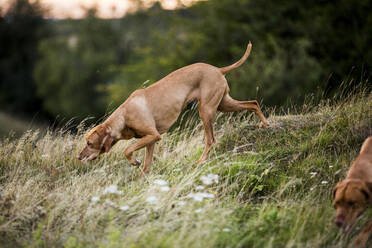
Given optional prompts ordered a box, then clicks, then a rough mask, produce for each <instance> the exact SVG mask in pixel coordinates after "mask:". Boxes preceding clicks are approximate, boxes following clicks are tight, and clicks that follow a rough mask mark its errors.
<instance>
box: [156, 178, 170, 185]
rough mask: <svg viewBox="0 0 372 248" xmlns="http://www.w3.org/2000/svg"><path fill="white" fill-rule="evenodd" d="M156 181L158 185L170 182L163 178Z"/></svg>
mask: <svg viewBox="0 0 372 248" xmlns="http://www.w3.org/2000/svg"><path fill="white" fill-rule="evenodd" d="M154 183H155V184H157V185H160V186H165V185H168V182H167V181H165V180H163V179H156V180H155V181H154Z"/></svg>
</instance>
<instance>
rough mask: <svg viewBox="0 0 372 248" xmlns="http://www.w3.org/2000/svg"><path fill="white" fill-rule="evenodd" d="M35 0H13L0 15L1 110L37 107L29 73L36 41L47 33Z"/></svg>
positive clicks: (35, 58) (38, 108)
mask: <svg viewBox="0 0 372 248" xmlns="http://www.w3.org/2000/svg"><path fill="white" fill-rule="evenodd" d="M44 13H45V10H44V9H43V8H42V6H41V5H40V3H39V1H32V2H31V1H28V0H14V1H12V2H11V3H10V7H9V9H8V10H7V11H5V13H2V15H1V16H0V106H1V108H2V110H4V109H5V110H8V111H17V112H18V113H19V112H22V113H34V112H37V111H39V110H40V106H41V101H40V99H39V98H38V97H37V96H36V87H35V84H34V80H33V77H32V71H33V68H34V65H35V62H36V61H37V59H38V58H39V54H38V52H37V45H38V43H39V41H40V40H41V39H43V38H44V37H46V36H47V35H48V34H49V29H48V25H47V23H46V21H45V20H44V19H43V14H44Z"/></svg>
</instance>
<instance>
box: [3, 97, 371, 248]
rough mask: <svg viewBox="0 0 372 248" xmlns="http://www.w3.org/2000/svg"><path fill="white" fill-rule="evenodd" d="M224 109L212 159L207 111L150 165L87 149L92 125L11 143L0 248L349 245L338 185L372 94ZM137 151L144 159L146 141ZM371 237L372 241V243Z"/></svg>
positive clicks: (366, 124)
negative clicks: (252, 109) (338, 212)
mask: <svg viewBox="0 0 372 248" xmlns="http://www.w3.org/2000/svg"><path fill="white" fill-rule="evenodd" d="M265 115H266V116H267V117H268V121H269V125H270V126H269V127H268V128H266V129H259V128H258V125H259V120H258V118H256V117H254V115H253V114H250V113H245V112H243V113H239V114H218V115H217V117H216V121H215V136H216V139H217V144H216V146H215V147H214V149H212V151H211V153H210V157H209V160H208V161H207V162H206V163H204V164H201V165H197V164H195V161H196V160H197V159H198V157H199V156H200V154H201V153H202V150H203V147H204V145H203V138H204V137H203V131H202V126H201V124H200V121H199V119H197V118H188V119H187V120H185V122H184V123H185V124H184V125H182V128H175V129H174V130H173V131H172V132H170V133H167V134H165V135H163V138H162V140H161V141H160V142H158V144H157V146H156V150H155V156H154V161H153V165H152V167H151V170H150V172H149V173H148V174H147V175H145V176H141V175H140V170H139V169H138V168H136V167H132V166H131V165H129V163H128V162H127V161H126V159H125V158H124V155H123V151H124V148H125V147H126V145H127V144H128V142H133V141H134V140H132V141H121V142H119V143H118V144H117V145H115V146H114V147H113V149H112V150H111V151H110V152H109V153H108V154H105V155H103V156H101V158H100V159H98V160H96V161H93V162H92V163H89V164H87V163H82V162H80V161H78V160H77V159H76V155H77V154H78V153H79V151H80V150H81V149H82V148H83V146H84V142H85V139H84V136H85V135H86V133H87V131H88V128H86V127H84V125H83V124H82V125H81V126H80V127H79V128H78V132H77V133H71V132H70V131H68V129H63V128H62V129H60V130H54V131H44V130H39V131H38V130H32V131H31V130H30V131H27V132H25V133H24V134H23V135H22V136H21V137H20V138H12V137H8V138H4V139H2V140H1V143H0V246H1V247H66V248H67V247H69V248H72V247H133V248H134V247H203V248H207V247H312V248H314V247H345V246H346V245H347V244H348V243H350V241H351V240H352V239H353V237H355V235H356V233H357V232H358V231H359V230H360V229H361V227H362V226H363V224H364V223H366V222H367V221H368V220H369V217H368V216H370V213H371V212H370V211H367V212H366V213H365V214H364V215H363V216H362V217H361V218H360V219H359V220H358V222H357V223H356V224H355V226H354V228H353V229H352V230H351V231H350V232H349V233H347V234H344V233H342V232H341V231H339V230H338V228H337V227H336V226H335V225H334V224H333V217H334V209H333V207H332V188H333V186H334V185H335V184H336V183H337V182H338V181H339V180H341V179H343V178H344V177H345V174H346V172H347V170H348V168H349V166H350V164H351V163H352V161H353V160H354V159H355V157H356V156H357V154H358V152H359V149H360V146H361V144H362V142H363V141H364V139H365V138H366V137H367V136H369V135H372V94H371V93H365V92H364V93H358V94H356V95H354V96H350V97H347V98H345V99H343V100H332V101H321V102H320V103H319V102H318V103H317V102H316V101H310V100H309V101H308V103H306V104H304V105H303V106H302V108H300V109H294V108H293V109H292V108H291V109H286V110H275V111H274V110H273V109H266V111H265ZM136 157H137V158H139V159H141V160H142V159H143V151H140V152H137V154H136ZM370 243H371V242H370Z"/></svg>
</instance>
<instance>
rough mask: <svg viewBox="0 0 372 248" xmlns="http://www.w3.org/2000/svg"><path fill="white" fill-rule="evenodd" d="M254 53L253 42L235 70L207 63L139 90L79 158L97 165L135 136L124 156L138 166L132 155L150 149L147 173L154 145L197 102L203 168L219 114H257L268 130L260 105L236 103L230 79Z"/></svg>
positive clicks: (91, 134)
mask: <svg viewBox="0 0 372 248" xmlns="http://www.w3.org/2000/svg"><path fill="white" fill-rule="evenodd" d="M251 48H252V44H251V43H250V42H249V44H248V46H247V50H246V51H245V54H244V55H243V57H242V58H241V59H240V60H239V61H237V62H236V63H234V64H232V65H230V66H226V67H223V68H217V67H214V66H212V65H208V64H204V63H196V64H192V65H189V66H185V67H183V68H181V69H178V70H176V71H174V72H172V73H171V74H169V75H167V76H166V77H164V78H163V79H161V80H159V81H158V82H156V83H154V84H153V85H151V86H149V87H147V88H145V89H140V90H136V91H135V92H133V93H132V94H131V95H130V96H129V98H128V99H127V100H126V101H125V102H124V103H123V104H122V105H120V106H119V108H117V109H116V110H115V111H114V112H113V113H112V114H111V115H110V116H109V117H108V118H107V120H106V121H105V122H103V123H102V124H100V125H98V126H97V127H95V128H93V130H91V131H90V132H89V134H88V136H87V138H86V141H87V145H86V147H85V148H84V150H83V151H82V152H81V153H80V154H79V156H78V159H80V160H86V161H90V160H93V159H95V158H97V157H98V156H99V155H100V154H101V153H104V152H108V151H109V150H110V149H111V147H112V146H113V145H114V144H115V143H116V142H117V141H118V140H121V139H131V138H133V137H135V138H139V140H138V141H137V142H136V143H134V144H132V145H130V146H129V147H127V148H126V150H125V152H124V154H125V156H126V158H127V159H128V160H129V162H130V164H132V165H135V166H139V165H140V162H139V161H138V160H136V159H134V158H133V157H132V154H133V152H134V151H136V150H138V149H141V148H143V147H146V155H145V161H144V168H143V172H146V171H148V169H149V166H150V164H151V160H152V155H153V151H154V145H155V142H157V141H159V140H160V139H161V136H160V135H161V134H163V133H165V132H166V131H167V130H168V129H169V128H170V127H171V125H172V124H173V123H174V122H175V121H176V120H177V117H178V116H179V114H180V113H181V111H182V110H183V109H184V108H185V107H186V106H187V104H188V103H189V102H191V101H193V100H197V101H198V107H199V114H200V118H201V120H202V122H203V127H204V132H205V149H204V151H203V154H202V155H201V157H200V159H199V160H198V162H199V163H200V162H203V161H205V160H206V159H207V156H208V153H209V151H210V149H211V147H212V145H213V144H214V143H215V139H214V136H213V118H214V116H215V113H216V111H217V110H219V111H222V112H232V111H239V110H252V111H254V112H255V113H256V114H257V115H258V116H259V118H260V119H261V121H262V123H261V125H262V126H263V127H266V125H267V122H266V119H265V117H264V116H263V114H262V112H261V109H260V106H259V105H258V103H257V101H237V100H234V99H232V98H231V97H230V95H229V90H230V89H229V86H228V85H227V81H226V78H225V74H226V73H228V72H229V71H231V70H233V69H235V68H237V67H239V66H240V65H241V64H243V62H244V61H245V60H246V59H247V57H248V56H249V54H250V51H251Z"/></svg>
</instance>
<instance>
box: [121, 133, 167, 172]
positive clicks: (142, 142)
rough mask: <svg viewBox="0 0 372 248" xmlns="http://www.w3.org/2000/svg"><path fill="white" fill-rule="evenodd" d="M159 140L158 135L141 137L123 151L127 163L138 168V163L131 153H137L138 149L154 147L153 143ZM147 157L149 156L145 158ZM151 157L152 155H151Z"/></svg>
mask: <svg viewBox="0 0 372 248" xmlns="http://www.w3.org/2000/svg"><path fill="white" fill-rule="evenodd" d="M160 139H161V136H160V134H159V133H154V134H149V135H146V136H144V137H142V138H141V139H139V140H138V141H137V142H136V143H134V144H132V145H130V146H128V147H127V149H125V151H124V154H125V157H126V158H127V159H128V161H129V163H130V164H131V165H134V166H139V165H140V162H139V161H138V160H136V159H134V158H133V152H135V151H137V150H139V149H141V148H143V147H145V146H149V145H150V146H151V145H154V144H155V142H156V141H159V140H160ZM152 149H153V148H152ZM147 157H149V156H147ZM151 157H152V155H151ZM150 162H151V161H150ZM146 164H147V165H148V163H146ZM148 166H149V165H148ZM148 166H147V167H148ZM144 169H147V168H144Z"/></svg>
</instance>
